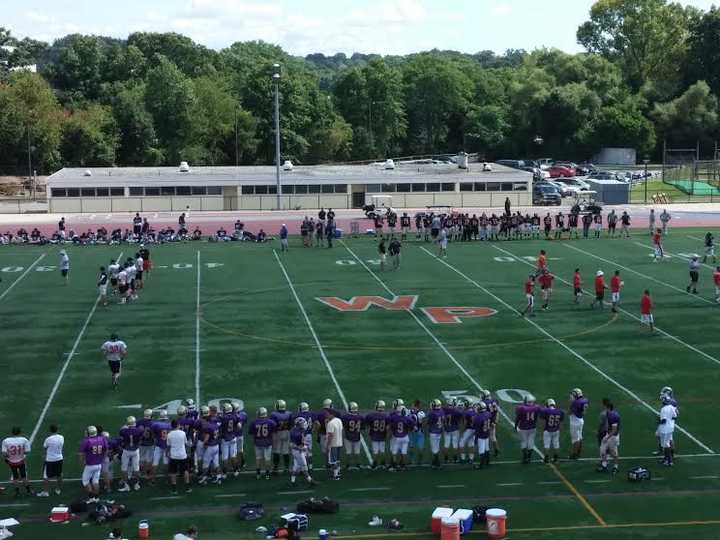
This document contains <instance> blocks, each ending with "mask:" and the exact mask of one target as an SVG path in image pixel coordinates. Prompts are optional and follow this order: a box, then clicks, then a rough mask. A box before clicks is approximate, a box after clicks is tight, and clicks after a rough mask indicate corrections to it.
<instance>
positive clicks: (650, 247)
mask: <svg viewBox="0 0 720 540" xmlns="http://www.w3.org/2000/svg"><path fill="white" fill-rule="evenodd" d="M634 244H635V245H636V246H640V247H643V248H645V249H649V250H650V251H655V248H654V247H652V246H648V245H647V244H642V243H640V242H634ZM663 253H665V255H668V256H670V257H677V258H678V259H680V260H683V261H686V262H690V258H689V257H686V256H685V255H680V254H679V253H670V252H669V251H667V250H666V249H663ZM698 255H699V253H698ZM700 266H704V267H705V268H709V269H710V270H715V267H714V266H711V265H709V264H705V263H700Z"/></svg>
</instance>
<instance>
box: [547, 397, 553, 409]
mask: <svg viewBox="0 0 720 540" xmlns="http://www.w3.org/2000/svg"><path fill="white" fill-rule="evenodd" d="M545 405H547V406H548V407H554V406H555V400H554V399H552V398H550V399H548V400H547V401H546V402H545Z"/></svg>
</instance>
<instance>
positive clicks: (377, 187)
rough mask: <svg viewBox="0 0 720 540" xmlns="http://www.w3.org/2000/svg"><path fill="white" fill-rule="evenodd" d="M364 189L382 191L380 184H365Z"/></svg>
mask: <svg viewBox="0 0 720 540" xmlns="http://www.w3.org/2000/svg"><path fill="white" fill-rule="evenodd" d="M365 191H366V192H368V193H380V192H381V191H382V184H368V185H366V186H365Z"/></svg>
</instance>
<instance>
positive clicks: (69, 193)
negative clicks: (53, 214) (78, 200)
mask: <svg viewBox="0 0 720 540" xmlns="http://www.w3.org/2000/svg"><path fill="white" fill-rule="evenodd" d="M67 196H68V197H79V196H80V190H79V189H78V188H68V190H67Z"/></svg>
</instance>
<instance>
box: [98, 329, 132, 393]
mask: <svg viewBox="0 0 720 540" xmlns="http://www.w3.org/2000/svg"><path fill="white" fill-rule="evenodd" d="M100 351H101V352H102V353H103V356H104V357H105V360H107V363H108V366H110V374H111V376H112V386H113V388H117V385H118V383H119V380H120V372H121V367H122V361H123V359H124V358H125V357H126V356H127V345H126V344H125V342H124V341H121V340H120V339H119V338H118V336H117V334H112V335H111V336H110V339H109V340H108V341H106V342H105V343H103V344H102V347H100Z"/></svg>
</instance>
